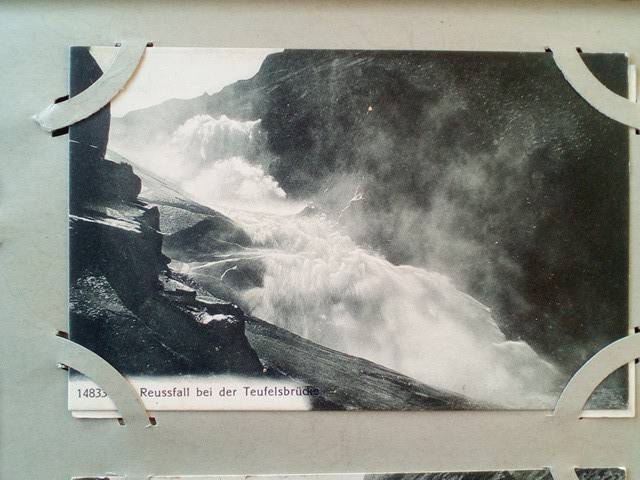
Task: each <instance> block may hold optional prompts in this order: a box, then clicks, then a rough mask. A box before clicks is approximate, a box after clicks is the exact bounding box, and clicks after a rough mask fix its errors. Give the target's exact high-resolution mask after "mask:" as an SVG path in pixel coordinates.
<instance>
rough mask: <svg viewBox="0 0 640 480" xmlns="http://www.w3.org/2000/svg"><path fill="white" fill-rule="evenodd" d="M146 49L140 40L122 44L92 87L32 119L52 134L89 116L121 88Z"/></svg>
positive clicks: (50, 106) (143, 42) (145, 45)
mask: <svg viewBox="0 0 640 480" xmlns="http://www.w3.org/2000/svg"><path fill="white" fill-rule="evenodd" d="M146 47H147V42H146V41H142V40H130V41H127V42H122V44H121V46H120V47H119V48H118V51H117V53H116V56H115V58H114V60H113V62H112V63H111V65H110V66H109V67H108V68H107V69H106V70H105V72H104V73H103V74H102V76H101V77H100V78H99V79H98V80H97V81H96V82H95V83H94V84H93V85H91V86H90V87H89V88H87V89H86V90H84V91H82V92H80V93H79V94H78V95H76V96H74V97H71V98H70V99H68V100H66V101H64V102H60V103H52V104H51V105H49V106H48V107H47V108H45V109H44V110H42V111H41V112H40V113H37V114H36V115H34V116H33V119H34V120H35V121H36V122H37V123H39V124H40V126H41V127H42V128H44V129H45V130H47V131H49V132H51V131H53V130H57V129H59V128H63V127H67V126H69V125H73V124H74V123H76V122H79V121H80V120H83V119H85V118H87V117H89V116H91V115H92V114H94V113H95V112H97V111H98V110H100V109H101V108H102V107H104V106H105V105H106V104H107V103H109V102H110V101H111V99H112V98H113V97H115V96H116V95H117V94H118V92H119V91H120V90H122V89H123V88H124V86H125V85H126V83H127V81H128V80H129V79H130V78H131V76H132V75H133V73H134V72H135V70H136V68H137V67H138V64H139V63H140V60H141V59H142V56H143V54H144V51H145V48H146Z"/></svg>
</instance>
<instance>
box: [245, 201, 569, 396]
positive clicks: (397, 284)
mask: <svg viewBox="0 0 640 480" xmlns="http://www.w3.org/2000/svg"><path fill="white" fill-rule="evenodd" d="M234 217H235V219H236V220H237V221H238V222H239V223H240V225H242V226H243V228H245V230H246V231H247V232H248V233H249V235H250V236H251V237H252V239H253V240H254V242H255V243H256V245H257V246H260V247H261V253H262V259H263V262H264V265H265V275H264V278H263V285H262V287H260V288H253V289H251V290H247V291H245V292H243V293H242V298H243V300H244V303H245V304H246V305H248V306H249V307H250V309H251V311H252V314H254V315H255V316H258V317H260V318H263V319H265V320H267V321H269V322H271V323H274V324H276V325H278V326H281V327H284V328H286V329H288V330H290V331H292V332H294V333H297V334H298V335H301V336H303V337H305V338H308V339H310V340H313V341H315V342H317V343H320V344H322V345H325V346H327V347H330V348H333V349H336V350H340V351H342V352H346V353H349V354H351V355H356V356H359V357H363V358H366V359H368V360H371V361H374V362H376V363H379V364H381V365H384V366H386V367H389V368H392V369H394V370H397V371H399V372H401V373H404V374H406V375H408V376H411V377H413V378H416V379H418V380H420V381H422V382H425V383H427V384H429V385H431V386H435V387H440V388H445V389H448V390H452V391H455V392H458V393H462V394H465V395H467V396H469V397H471V398H474V399H477V400H483V401H487V402H491V403H494V404H504V405H507V406H512V407H521V408H525V407H532V408H533V407H535V408H540V407H541V406H551V405H552V404H553V402H554V398H555V397H554V396H553V395H552V394H551V392H552V391H554V389H555V384H556V381H557V379H558V371H557V370H556V368H555V367H554V366H553V365H551V364H550V363H548V362H546V361H544V360H543V359H541V358H540V357H539V356H538V355H537V354H536V352H535V351H533V350H532V349H531V347H530V346H529V345H527V344H526V343H525V342H514V341H508V340H507V339H506V338H505V336H504V334H503V333H502V332H501V331H500V329H499V328H498V326H497V325H496V323H495V321H494V319H493V318H492V317H491V312H490V311H489V309H488V308H487V307H486V306H484V305H482V304H481V303H479V302H478V301H476V300H474V299H473V298H472V297H470V296H469V295H466V294H465V293H463V292H461V291H459V290H458V289H457V288H456V287H455V286H454V285H453V284H452V283H451V281H450V280H449V279H448V278H447V277H446V276H444V275H441V274H439V273H436V272H430V271H428V270H425V269H421V268H417V267H412V266H406V265H405V266H402V265H401V266H398V265H393V264H391V263H390V262H388V261H387V260H385V259H384V258H383V257H381V256H380V255H377V254H375V253H373V252H370V251H367V250H365V249H363V248H360V247H359V246H358V245H356V244H355V243H354V242H353V241H352V240H351V239H350V238H349V237H348V236H346V235H344V234H343V233H341V232H340V231H339V229H338V227H337V226H336V225H335V223H333V222H332V221H330V220H328V219H327V218H325V217H322V216H315V217H303V216H287V217H282V216H269V215H257V214H255V213H246V212H245V213H241V212H235V213H234Z"/></svg>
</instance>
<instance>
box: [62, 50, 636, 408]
mask: <svg viewBox="0 0 640 480" xmlns="http://www.w3.org/2000/svg"><path fill="white" fill-rule="evenodd" d="M115 50H116V48H107V47H75V48H73V49H72V50H71V70H70V71H71V94H72V95H74V94H77V93H78V92H80V91H82V90H83V89H85V88H87V87H88V86H89V85H91V83H92V82H94V81H95V80H96V79H97V78H99V77H100V75H101V74H102V72H103V71H104V70H105V69H106V68H107V67H108V65H109V62H110V60H111V58H112V56H113V55H114V53H115ZM583 58H584V61H585V62H586V63H587V65H588V66H589V68H590V69H591V70H592V71H593V72H594V74H595V75H596V76H597V77H598V78H599V80H600V81H602V82H603V83H604V84H606V85H607V86H608V87H609V88H610V89H611V90H613V91H614V92H616V93H618V94H620V95H623V96H627V93H628V89H629V86H628V69H629V65H628V59H627V57H626V56H625V55H623V54H584V55H583ZM628 218H629V128H627V127H625V126H623V125H621V124H618V123H616V122H615V121H613V120H610V119H608V118H607V117H605V116H603V115H601V114H600V113H598V112H597V111H596V110H595V109H593V108H592V107H591V106H590V105H589V104H588V103H587V102H586V101H585V100H583V99H582V98H581V97H580V96H579V95H578V94H577V93H576V92H575V91H574V90H573V89H572V88H571V86H570V85H569V84H568V83H567V82H566V81H565V79H564V78H563V76H562V74H561V72H560V71H559V69H558V68H557V66H556V65H555V63H554V61H553V58H552V56H551V53H545V52H539V53H533V52H529V53H518V52H444V51H362V50H283V49H216V48H158V47H153V48H148V49H147V52H146V53H145V57H144V59H143V60H142V63H141V65H140V67H139V69H138V71H137V72H136V73H135V76H134V77H133V78H132V80H131V81H130V82H129V83H128V84H127V86H126V88H125V89H124V90H123V91H122V92H121V93H120V94H119V95H118V96H117V97H116V98H115V99H114V100H113V101H112V103H111V105H109V106H107V107H105V108H103V109H102V110H100V111H99V112H97V113H96V114H94V115H93V116H92V117H90V118H88V119H86V120H84V121H82V122H79V123H78V124H76V125H74V126H72V127H71V129H70V268H71V272H70V282H71V287H70V324H71V325H70V335H71V339H72V340H73V341H75V342H77V343H80V344H81V345H84V346H85V347H87V348H89V349H91V350H92V351H94V352H96V353H97V354H98V355H100V356H101V357H102V358H104V359H105V360H106V361H108V362H109V363H110V364H111V365H113V366H114V367H115V368H116V369H117V370H119V371H120V372H121V373H123V374H124V375H126V376H127V377H128V378H129V379H130V380H131V382H132V383H133V384H134V385H135V388H136V389H137V390H138V392H139V394H140V396H141V398H142V399H143V401H144V403H145V405H146V406H147V408H148V409H150V410H183V409H199V410H208V409H232V410H237V409H272V410H287V409H295V410H306V409H335V410H344V409H347V410H431V409H445V410H449V409H451V410H459V409H467V410H470V409H550V408H553V406H554V405H555V402H556V400H557V398H558V396H559V394H560V392H561V391H562V389H563V387H564V386H565V385H566V383H567V381H568V380H569V379H570V378H571V376H572V375H573V374H574V373H575V372H576V371H577V370H578V369H579V368H580V367H581V366H582V365H583V364H584V363H585V361H587V360H588V359H589V358H590V357H591V356H592V355H593V354H594V353H596V352H597V351H598V350H600V349H601V348H603V347H604V346H606V345H608V344H609V343H611V342H612V341H614V340H616V339H619V338H621V337H623V336H625V335H627V333H628V325H629V322H628V314H627V304H628V275H629V268H628V250H629V238H628V237H629V234H628ZM628 395H629V388H628V374H627V370H625V369H621V370H620V371H619V372H617V373H616V374H615V375H612V376H611V377H610V378H609V379H608V380H607V381H606V382H605V383H603V385H601V387H600V388H599V389H598V390H597V391H596V394H595V395H594V396H593V397H592V399H591V401H590V403H589V407H590V408H594V409H626V408H627V405H628ZM69 407H70V409H72V410H74V411H75V412H76V414H78V415H90V416H97V415H100V414H105V412H106V414H108V413H109V412H111V414H115V412H114V410H115V406H114V404H113V402H111V401H110V399H109V397H108V392H104V391H103V390H101V389H100V388H99V386H97V385H95V384H94V383H92V381H91V380H90V379H88V378H85V377H83V376H82V375H80V374H79V373H77V372H72V373H71V376H70V382H69ZM100 412H102V413H100Z"/></svg>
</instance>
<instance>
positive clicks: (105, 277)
mask: <svg viewBox="0 0 640 480" xmlns="http://www.w3.org/2000/svg"><path fill="white" fill-rule="evenodd" d="M71 57H72V70H71V71H72V79H71V95H75V94H77V93H78V92H79V91H82V90H84V89H85V88H87V87H88V86H89V85H90V84H91V83H92V82H94V81H95V80H96V79H97V78H99V76H100V74H101V72H100V69H99V67H98V66H97V64H96V63H95V61H94V60H93V58H92V57H91V55H90V54H89V52H88V50H87V49H84V48H76V49H74V50H73V52H72V56H71ZM108 134H109V107H108V106H107V107H105V108H103V109H102V110H100V111H99V112H97V113H96V114H94V115H93V116H91V117H90V118H88V119H86V120H84V121H82V122H79V123H78V124H76V125H74V126H73V127H71V129H70V140H71V152H70V162H71V169H70V170H71V197H70V221H71V230H70V249H71V272H70V274H71V291H70V328H71V331H70V333H71V339H72V340H73V341H75V342H77V343H79V344H81V345H84V346H86V347H87V348H90V349H91V350H93V351H94V352H96V353H97V354H98V355H100V356H102V357H103V358H104V359H105V360H107V361H108V362H109V363H111V364H112V365H113V366H114V367H115V368H116V369H118V370H119V371H120V372H122V373H126V374H137V375H160V374H163V375H184V374H208V373H234V374H242V375H259V374H261V373H262V364H261V363H260V361H259V359H258V356H257V355H256V353H255V352H254V350H253V349H252V348H251V346H250V345H249V343H248V341H247V338H246V337H245V335H244V328H245V325H244V314H243V313H242V312H241V311H240V310H239V309H238V308H237V307H235V306H234V305H231V304H229V303H225V302H222V301H217V302H215V301H214V302H211V301H201V300H199V299H198V298H196V295H195V292H193V291H192V290H190V289H189V287H187V286H185V285H182V284H181V283H180V282H179V281H177V280H173V279H171V276H172V272H171V271H170V270H169V269H168V267H167V264H168V262H169V258H168V257H166V256H165V255H163V253H162V235H161V233H160V232H159V228H160V213H159V210H158V208H157V207H150V206H148V205H147V204H145V203H143V202H142V201H140V200H139V199H138V194H139V192H140V188H141V181H140V178H139V177H137V176H136V175H135V174H134V173H133V170H132V168H131V166H130V165H127V164H125V163H118V162H113V161H109V160H105V158H104V156H105V153H106V145H107V139H108ZM161 280H162V281H161Z"/></svg>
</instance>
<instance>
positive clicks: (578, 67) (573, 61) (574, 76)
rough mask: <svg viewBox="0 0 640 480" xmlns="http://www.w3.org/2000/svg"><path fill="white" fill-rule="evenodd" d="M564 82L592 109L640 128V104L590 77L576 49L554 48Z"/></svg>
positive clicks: (592, 76)
mask: <svg viewBox="0 0 640 480" xmlns="http://www.w3.org/2000/svg"><path fill="white" fill-rule="evenodd" d="M551 52H552V53H553V60H554V61H555V62H556V65H557V66H558V68H559V69H560V71H561V72H562V75H564V77H565V79H566V80H567V82H569V84H570V85H571V86H572V87H573V89H574V90H575V91H576V92H578V94H580V96H581V97H582V98H584V99H585V100H586V101H587V102H589V104H591V106H592V107H593V108H595V109H596V110H598V111H599V112H600V113H602V114H603V115H606V116H607V117H609V118H611V119H613V120H616V121H618V122H620V123H622V124H624V125H627V126H629V127H634V128H640V104H639V103H636V102H632V101H631V100H628V99H626V98H624V97H621V96H620V95H617V94H616V93H614V92H612V91H611V90H609V89H608V88H607V87H605V86H604V85H602V83H600V81H598V79H597V78H596V77H595V76H594V75H593V73H591V71H590V70H589V68H588V67H587V66H586V65H585V63H584V62H583V61H582V58H581V57H580V53H579V52H578V51H577V50H576V49H575V48H569V47H559V48H553V47H552V48H551Z"/></svg>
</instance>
